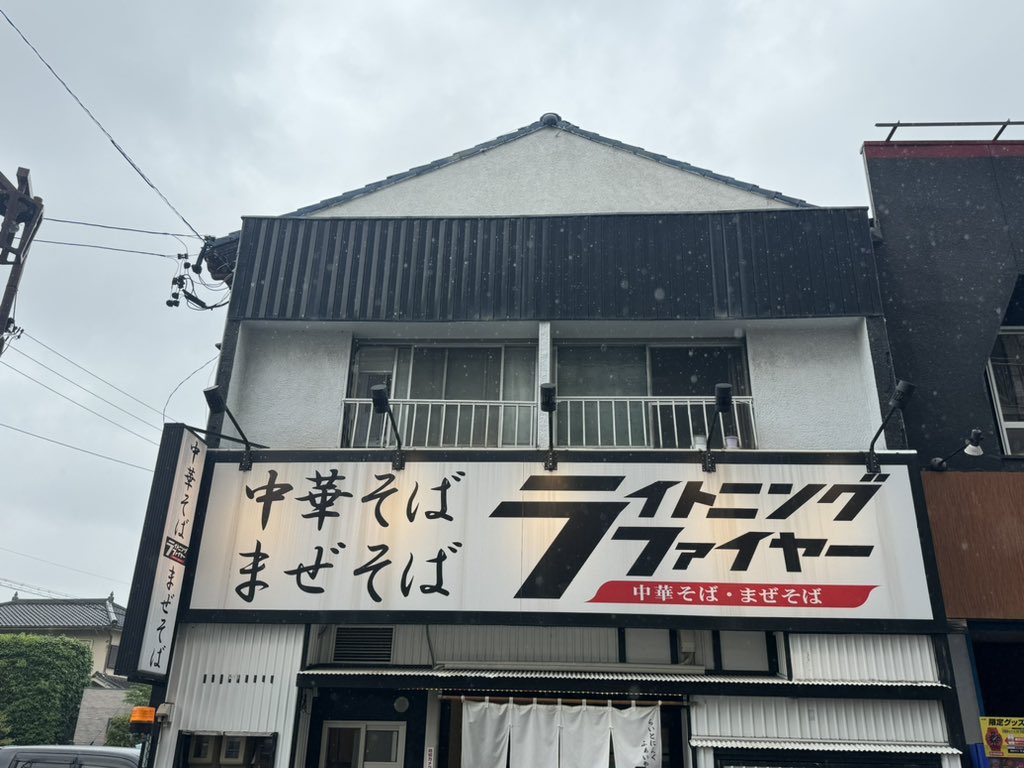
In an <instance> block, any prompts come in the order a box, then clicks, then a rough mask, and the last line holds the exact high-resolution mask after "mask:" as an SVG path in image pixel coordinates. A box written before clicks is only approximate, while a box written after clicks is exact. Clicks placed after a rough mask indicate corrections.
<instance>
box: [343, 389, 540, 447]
mask: <svg viewBox="0 0 1024 768" xmlns="http://www.w3.org/2000/svg"><path fill="white" fill-rule="evenodd" d="M391 410H392V411H393V412H394V414H395V421H396V422H397V423H398V431H399V433H400V434H401V435H402V445H403V446H405V447H406V448H533V447H535V446H536V444H537V404H536V403H532V402H509V401H507V400H506V401H494V400H392V401H391ZM341 440H342V445H343V446H345V447H348V448H384V447H389V446H394V444H395V441H394V439H393V438H392V437H391V427H390V425H389V424H388V423H387V419H386V417H384V416H379V415H377V414H375V413H374V412H373V403H372V402H371V401H370V400H345V411H344V427H343V429H342V438H341Z"/></svg>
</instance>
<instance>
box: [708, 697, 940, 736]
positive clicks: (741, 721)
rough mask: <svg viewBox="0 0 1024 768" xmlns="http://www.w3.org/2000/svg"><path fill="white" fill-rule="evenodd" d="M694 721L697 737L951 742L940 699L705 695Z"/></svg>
mask: <svg viewBox="0 0 1024 768" xmlns="http://www.w3.org/2000/svg"><path fill="white" fill-rule="evenodd" d="M691 722H692V736H693V738H701V737H704V738H721V739H730V738H732V739H771V740H783V741H799V742H874V743H879V744H885V743H890V744H934V745H940V746H945V745H947V743H948V736H947V733H946V725H945V721H944V719H943V716H942V707H941V705H940V704H939V702H936V701H892V700H860V699H782V698H768V697H739V696H736V697H723V696H707V697H704V696H701V697H695V698H694V706H693V709H692V720H691Z"/></svg>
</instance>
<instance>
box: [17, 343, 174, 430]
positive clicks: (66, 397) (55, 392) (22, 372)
mask: <svg viewBox="0 0 1024 768" xmlns="http://www.w3.org/2000/svg"><path fill="white" fill-rule="evenodd" d="M0 365H2V366H4V367H5V368H10V369H11V370H12V371H14V372H15V373H18V374H21V375H22V376H24V377H25V378H26V379H28V380H29V381H34V382H35V383H36V384H38V385H39V386H41V387H42V388H43V389H47V390H49V391H50V392H53V394H55V395H57V396H58V397H63V398H64V399H65V400H67V401H68V402H69V403H74V404H75V405H77V406H78V407H79V408H81V409H82V410H84V411H88V412H89V413H91V414H92V415H93V416H99V417H100V418H101V419H103V420H104V421H106V422H109V423H111V424H113V425H114V426H115V427H117V428H118V429H123V430H124V431H125V432H128V433H129V434H132V435H135V436H136V437H137V438H139V439H140V440H145V441H146V442H147V443H149V444H150V445H157V443H156V442H154V441H153V440H150V439H149V438H148V437H146V436H145V435H140V434H139V433H138V432H136V431H135V430H133V429H128V427H126V426H124V424H118V423H117V422H116V421H114V420H113V419H109V418H107V417H106V416H104V415H103V414H102V413H99V412H98V411H94V410H93V409H92V408H90V407H89V406H87V405H82V404H81V403H80V402H78V401H77V400H75V399H74V398H72V397H68V396H67V395H65V394H64V393H63V392H58V391H57V390H56V389H54V388H53V387H51V386H48V385H47V384H44V383H43V382H41V381H40V380H39V379H36V378H33V377H32V376H29V375H28V374H27V373H25V372H24V371H22V370H19V369H17V368H15V367H14V366H13V365H11V364H10V363H5V362H3V361H2V360H0Z"/></svg>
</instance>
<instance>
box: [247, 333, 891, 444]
mask: <svg viewBox="0 0 1024 768" xmlns="http://www.w3.org/2000/svg"><path fill="white" fill-rule="evenodd" d="M390 325H391V328H390V329H389V330H390V333H389V335H388V336H387V338H388V339H389V340H395V338H396V335H397V334H401V333H403V332H404V333H406V334H409V335H410V338H416V339H424V338H431V337H433V338H447V337H451V338H456V339H460V340H463V341H468V340H471V339H474V338H476V339H480V340H488V341H493V342H496V343H497V342H500V341H501V340H502V338H503V336H502V335H501V332H500V331H498V332H497V333H495V332H494V331H497V327H496V326H488V324H486V323H481V324H472V325H470V324H466V325H465V326H461V325H458V326H448V331H447V332H446V333H445V334H443V335H442V334H441V333H438V332H437V331H436V329H432V330H430V331H429V333H430V334H433V336H431V335H427V336H424V335H423V333H424V331H423V329H420V328H418V327H416V326H412V325H410V326H398V325H397V324H390ZM657 326H658V327H657V329H656V330H655V329H652V328H651V327H650V326H646V325H645V326H643V328H637V326H636V325H633V324H629V323H622V324H617V325H609V324H594V325H590V324H588V323H576V324H573V326H572V328H571V329H570V330H571V334H569V333H567V332H566V331H567V329H568V326H566V325H565V324H563V325H562V326H561V331H563V333H562V334H561V335H560V337H559V338H560V339H563V340H566V339H570V338H571V339H572V341H574V342H577V343H578V342H580V341H585V340H588V339H589V340H595V341H596V340H600V341H614V340H617V339H619V340H621V341H623V342H626V343H633V342H635V343H642V342H643V341H647V340H650V341H657V342H658V343H671V342H672V341H679V342H684V341H689V340H691V339H693V338H695V334H699V332H700V331H701V330H702V329H703V330H704V332H705V333H707V334H708V337H709V338H715V337H719V338H720V337H721V336H722V333H721V331H720V329H718V328H717V327H712V326H711V325H710V324H708V325H702V324H700V323H691V324H686V325H685V326H684V325H683V324H680V325H678V326H674V325H673V324H670V323H660V324H657ZM489 328H492V329H493V330H488V329H489ZM453 329H454V330H453ZM378 333H379V329H376V328H368V329H366V330H359V329H357V328H356V327H354V326H351V325H342V324H340V323H338V324H329V323H322V324H317V325H304V324H298V323H294V324H290V323H277V324H275V325H270V324H265V325H259V324H247V325H245V326H243V332H242V334H241V336H240V339H239V356H238V358H237V364H236V369H235V372H234V374H233V376H232V382H231V385H230V390H229V391H230V395H229V405H230V407H231V408H232V410H233V411H234V412H235V414H236V416H237V417H238V419H239V421H240V423H241V424H242V425H243V426H244V428H245V429H246V432H247V435H248V436H249V438H250V440H253V441H255V442H261V443H264V444H265V445H269V446H270V447H272V448H275V449H284V448H332V447H337V446H338V445H339V435H340V425H341V404H342V400H343V398H344V397H345V387H346V383H347V378H348V370H347V369H348V363H349V357H350V351H351V346H352V339H353V338H354V337H355V338H359V339H375V338H376V339H379V338H382V336H380V335H378ZM736 333H739V334H740V335H743V334H745V335H746V339H747V355H748V363H749V370H750V380H751V391H752V393H753V396H754V412H755V419H756V426H757V436H758V447H759V448H762V449H772V450H787V449H789V450H865V449H866V448H867V445H868V443H869V442H870V441H871V437H872V435H873V434H874V431H875V430H876V429H877V428H878V425H879V424H880V423H881V414H880V412H879V407H878V398H877V394H876V390H875V383H874V374H873V370H872V367H871V358H870V351H869V348H868V343H867V335H866V330H865V324H864V322H863V320H859V319H841V320H833V321H825V320H821V321H813V323H812V322H808V321H803V322H782V321H778V322H768V323H765V322H760V323H758V322H757V321H753V322H748V323H747V324H746V327H743V326H737V327H736V328H735V329H734V330H733V332H732V334H731V335H735V334H736ZM540 335H541V334H540V327H539V324H534V326H533V330H532V337H533V338H534V339H537V338H538V337H539V336H540ZM517 338H518V339H522V338H523V336H522V335H518V336H517ZM547 338H549V337H548V335H547V334H545V335H544V337H543V340H544V341H545V345H544V346H546V339H547ZM541 365H543V360H542V361H541ZM712 394H713V393H711V392H709V393H708V395H709V396H711V395H712ZM879 447H882V442H881V441H879Z"/></svg>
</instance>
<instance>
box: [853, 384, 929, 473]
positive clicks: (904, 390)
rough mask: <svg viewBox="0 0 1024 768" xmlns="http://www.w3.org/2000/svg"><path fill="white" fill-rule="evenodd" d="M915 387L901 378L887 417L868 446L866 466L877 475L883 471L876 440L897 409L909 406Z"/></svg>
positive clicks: (900, 409) (891, 399) (890, 401)
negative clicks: (877, 453)
mask: <svg viewBox="0 0 1024 768" xmlns="http://www.w3.org/2000/svg"><path fill="white" fill-rule="evenodd" d="M915 389H917V387H916V386H914V385H913V384H911V383H910V382H909V381H904V380H903V379H900V380H899V381H897V382H896V389H895V390H893V393H892V397H890V398H889V412H888V413H887V414H885V418H884V419H882V425H881V426H880V427H879V428H878V431H877V432H875V436H874V437H872V438H871V444H870V445H869V446H868V453H867V456H866V457H865V460H864V466H865V468H866V469H867V471H868V472H870V473H872V474H875V475H877V474H878V473H879V472H881V471H882V466H881V464H879V463H878V456H877V455H875V442H876V441H877V440H878V437H879V436H880V435H881V434H882V431H883V430H884V429H885V425H886V424H888V423H889V419H891V418H892V415H893V414H894V413H896V411H902V410H903V409H904V408H906V407H907V402H908V401H909V400H910V398H911V396H913V394H914V390H915Z"/></svg>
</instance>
